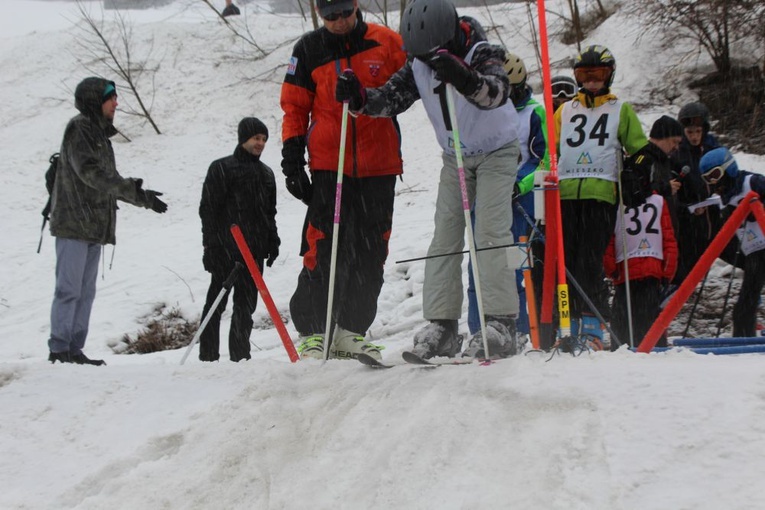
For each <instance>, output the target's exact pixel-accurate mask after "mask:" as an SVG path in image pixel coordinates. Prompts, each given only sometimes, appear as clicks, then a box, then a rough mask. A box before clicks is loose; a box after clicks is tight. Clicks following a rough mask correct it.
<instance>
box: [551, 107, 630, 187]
mask: <svg viewBox="0 0 765 510" xmlns="http://www.w3.org/2000/svg"><path fill="white" fill-rule="evenodd" d="M562 108H563V110H562V111H561V128H560V129H561V132H560V160H559V161H558V178H560V179H581V178H585V177H595V178H597V179H604V180H606V181H611V182H616V181H617V180H618V179H617V169H618V167H617V165H616V155H617V153H619V152H620V151H621V150H622V144H621V143H620V142H619V138H618V134H619V116H620V114H621V110H622V102H621V101H620V100H618V99H616V100H614V101H609V102H607V103H605V104H603V105H601V106H598V107H597V108H585V107H584V105H582V104H581V103H579V102H578V101H576V102H575V101H569V102H567V103H564V104H563V107H562Z"/></svg>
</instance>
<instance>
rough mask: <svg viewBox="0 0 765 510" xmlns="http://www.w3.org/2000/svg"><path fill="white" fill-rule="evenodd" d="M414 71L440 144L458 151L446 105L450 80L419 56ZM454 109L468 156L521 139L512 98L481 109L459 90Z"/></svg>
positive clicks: (455, 95) (471, 55)
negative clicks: (438, 76)
mask: <svg viewBox="0 0 765 510" xmlns="http://www.w3.org/2000/svg"><path fill="white" fill-rule="evenodd" d="M480 44H486V42H485V41H483V42H480V43H478V44H476V45H475V46H473V47H472V48H471V49H470V52H469V53H468V54H467V56H466V57H465V62H466V63H467V64H468V65H469V64H470V61H471V59H472V58H473V53H474V52H475V49H476V48H477V47H478V46H479V45H480ZM412 72H413V73H414V80H415V83H416V84H417V89H418V90H419V92H420V98H422V103H423V105H424V106H425V111H427V112H428V118H430V123H431V124H433V127H434V128H435V130H436V137H437V138H438V143H439V145H441V148H442V149H443V150H444V152H446V153H448V154H454V137H453V136H452V129H451V122H450V121H449V110H448V108H447V106H446V84H445V83H443V82H441V81H439V80H437V79H436V78H435V73H434V72H433V70H431V69H430V68H429V67H428V66H427V65H426V64H424V63H423V62H420V61H419V60H417V59H414V61H413V62H412ZM454 109H455V112H456V115H455V116H456V117H457V122H458V123H459V126H457V127H458V129H459V135H460V142H462V143H461V145H462V154H463V155H465V156H476V155H479V154H489V153H491V152H494V151H495V150H497V149H499V148H500V147H503V146H505V145H507V144H508V143H510V142H512V141H514V140H517V139H518V115H517V114H516V112H515V107H514V106H513V103H512V101H509V100H508V101H507V103H505V104H504V105H502V106H500V107H499V108H494V109H493V110H481V109H480V108H478V107H477V106H475V105H474V104H472V103H470V102H469V101H468V100H467V99H465V97H464V96H463V95H462V94H459V93H456V91H455V94H454Z"/></svg>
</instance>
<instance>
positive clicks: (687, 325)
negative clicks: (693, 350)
mask: <svg viewBox="0 0 765 510" xmlns="http://www.w3.org/2000/svg"><path fill="white" fill-rule="evenodd" d="M707 276H709V271H707V273H706V274H705V275H704V279H703V280H701V288H699V293H698V294H696V299H695V300H694V301H693V306H692V307H691V313H689V314H688V322H686V323H685V329H684V330H683V338H687V337H688V331H689V330H690V329H691V321H692V320H693V315H694V314H695V313H696V307H697V306H698V305H699V300H700V299H701V294H702V293H703V292H704V285H706V283H707ZM670 297H671V296H670Z"/></svg>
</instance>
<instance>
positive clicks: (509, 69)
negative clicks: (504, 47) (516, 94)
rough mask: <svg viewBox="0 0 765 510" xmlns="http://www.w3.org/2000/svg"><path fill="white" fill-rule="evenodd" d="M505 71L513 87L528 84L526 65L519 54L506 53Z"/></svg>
mask: <svg viewBox="0 0 765 510" xmlns="http://www.w3.org/2000/svg"><path fill="white" fill-rule="evenodd" d="M505 72H506V73H507V77H508V79H509V80H510V85H512V86H513V87H516V86H518V87H525V86H526V65H525V64H524V63H523V60H521V58H520V57H519V56H518V55H515V54H513V53H508V54H506V55H505Z"/></svg>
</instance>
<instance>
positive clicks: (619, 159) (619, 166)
mask: <svg viewBox="0 0 765 510" xmlns="http://www.w3.org/2000/svg"><path fill="white" fill-rule="evenodd" d="M616 171H617V172H618V177H619V214H620V217H621V220H622V230H621V232H619V233H620V234H621V236H622V256H623V257H624V290H625V291H626V294H627V295H626V297H627V326H628V331H629V335H630V349H634V348H635V333H634V329H633V327H632V293H631V291H630V266H629V257H628V253H627V225H625V224H624V193H623V191H622V172H623V171H624V159H623V155H622V150H621V149H616Z"/></svg>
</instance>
